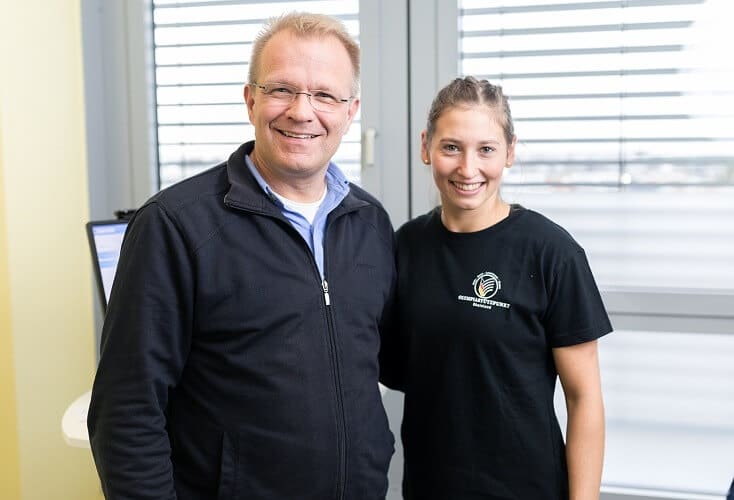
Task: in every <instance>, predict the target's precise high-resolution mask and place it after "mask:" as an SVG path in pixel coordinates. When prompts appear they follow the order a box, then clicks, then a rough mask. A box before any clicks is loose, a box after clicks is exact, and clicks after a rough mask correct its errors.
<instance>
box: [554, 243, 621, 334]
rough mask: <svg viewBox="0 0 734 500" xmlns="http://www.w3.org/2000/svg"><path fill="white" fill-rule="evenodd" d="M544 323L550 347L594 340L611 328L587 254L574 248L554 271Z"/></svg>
mask: <svg viewBox="0 0 734 500" xmlns="http://www.w3.org/2000/svg"><path fill="white" fill-rule="evenodd" d="M544 324H545V329H546V335H547V336H548V343H549V344H550V346H551V347H565V346H570V345H575V344H581V343H583V342H589V341H591V340H595V339H597V338H599V337H601V336H603V335H606V334H607V333H609V332H611V331H612V324H611V322H610V321H609V316H608V315H607V312H606V309H605V307H604V303H603V302H602V299H601V294H600V293H599V288H598V287H597V286H596V281H595V280H594V276H593V275H592V273H591V268H590V267H589V262H588V260H587V259H586V254H585V253H584V251H583V250H582V249H578V250H576V251H574V252H573V253H572V254H571V255H569V256H568V257H567V258H566V259H565V260H564V262H563V263H561V264H560V265H559V267H558V269H557V272H556V273H555V275H554V277H553V280H552V282H551V286H550V294H549V300H548V309H547V311H546V314H545V318H544Z"/></svg>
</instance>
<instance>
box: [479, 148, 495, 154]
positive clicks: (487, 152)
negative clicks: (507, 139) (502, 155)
mask: <svg viewBox="0 0 734 500" xmlns="http://www.w3.org/2000/svg"><path fill="white" fill-rule="evenodd" d="M480 151H481V152H482V153H484V154H489V153H492V152H493V151H494V148H493V147H491V146H484V147H483V148H482V149H481V150H480Z"/></svg>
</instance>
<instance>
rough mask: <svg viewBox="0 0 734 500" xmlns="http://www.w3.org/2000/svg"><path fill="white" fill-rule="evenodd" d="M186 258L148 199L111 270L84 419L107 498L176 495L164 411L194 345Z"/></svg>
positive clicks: (175, 233)
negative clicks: (87, 410) (109, 294)
mask: <svg viewBox="0 0 734 500" xmlns="http://www.w3.org/2000/svg"><path fill="white" fill-rule="evenodd" d="M190 255H191V254H190V252H189V251H188V249H187V246H186V244H185V240H184V238H183V236H182V233H181V231H180V230H179V228H178V227H177V226H176V224H174V222H173V220H172V219H171V217H170V216H169V214H168V213H167V212H166V211H165V210H164V209H163V207H162V206H160V205H159V204H157V203H155V202H152V203H149V204H147V205H145V206H144V207H143V208H141V209H140V210H138V211H137V212H136V214H135V216H134V218H133V219H132V220H131V222H130V225H129V226H128V230H127V233H126V235H125V238H124V241H123V245H122V250H121V254H120V261H119V264H118V267H117V272H116V274H115V280H114V285H113V288H112V293H111V297H110V303H109V306H108V309H107V315H106V317H105V321H104V327H103V330H102V341H101V352H100V361H99V366H98V368H97V374H96V377H95V380H94V385H93V388H92V399H91V403H90V408H89V414H88V418H87V426H88V429H89V438H90V443H91V447H92V454H93V455H94V461H95V464H96V466H97V472H98V473H99V477H100V479H101V481H102V489H103V491H104V494H105V496H106V498H108V499H115V500H117V499H133V498H134V499H137V500H140V499H148V498H150V499H157V500H160V499H171V498H176V493H175V490H174V485H173V468H172V466H171V459H170V456H171V446H170V442H169V438H168V434H167V432H166V416H165V415H166V407H167V404H168V393H169V390H171V389H172V388H174V387H175V386H176V384H177V382H178V380H179V378H180V377H181V373H182V370H183V366H184V363H185V360H186V358H187V355H188V352H189V347H190V343H191V332H192V316H193V293H194V283H193V274H192V264H191V256H190Z"/></svg>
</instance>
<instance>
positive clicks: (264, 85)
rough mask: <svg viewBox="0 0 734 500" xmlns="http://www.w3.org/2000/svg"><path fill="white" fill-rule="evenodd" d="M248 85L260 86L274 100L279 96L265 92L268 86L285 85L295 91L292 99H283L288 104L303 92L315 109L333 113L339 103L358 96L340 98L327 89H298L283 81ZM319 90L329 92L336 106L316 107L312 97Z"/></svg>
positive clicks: (346, 102)
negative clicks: (327, 107) (330, 107)
mask: <svg viewBox="0 0 734 500" xmlns="http://www.w3.org/2000/svg"><path fill="white" fill-rule="evenodd" d="M248 85H249V86H251V87H254V88H258V89H260V90H262V91H263V95H264V96H266V97H270V98H272V99H273V100H274V101H278V98H277V97H273V96H272V92H271V93H265V91H266V90H267V89H268V86H271V85H275V86H276V88H277V86H280V87H283V88H285V89H288V90H292V91H293V94H292V95H293V97H292V98H291V100H290V101H287V102H286V101H282V102H283V104H288V105H290V104H293V103H294V102H296V97H297V96H298V95H299V94H303V95H305V96H306V100H308V103H309V104H310V105H311V107H312V108H313V109H314V111H320V112H322V113H333V112H334V111H336V110H337V106H338V105H339V104H348V103H350V102H352V101H353V100H354V98H355V97H356V96H353V95H351V96H349V97H347V98H339V97H335V96H333V95H331V92H329V91H326V90H322V89H307V90H298V89H297V87H295V86H293V85H290V84H288V83H282V82H265V83H257V82H253V83H248ZM273 90H275V89H273ZM317 92H323V93H324V94H327V95H329V96H331V97H332V98H333V99H335V102H334V108H333V109H319V108H317V107H315V106H314V105H313V101H311V98H312V97H313V96H314V93H317ZM316 102H319V101H316ZM320 104H322V103H320ZM327 106H328V104H327Z"/></svg>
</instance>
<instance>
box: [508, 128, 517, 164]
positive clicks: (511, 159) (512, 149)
mask: <svg viewBox="0 0 734 500" xmlns="http://www.w3.org/2000/svg"><path fill="white" fill-rule="evenodd" d="M515 144H517V136H516V135H513V136H512V142H511V143H510V144H508V145H507V164H506V166H507V168H510V167H511V166H512V165H513V164H514V163H515Z"/></svg>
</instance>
